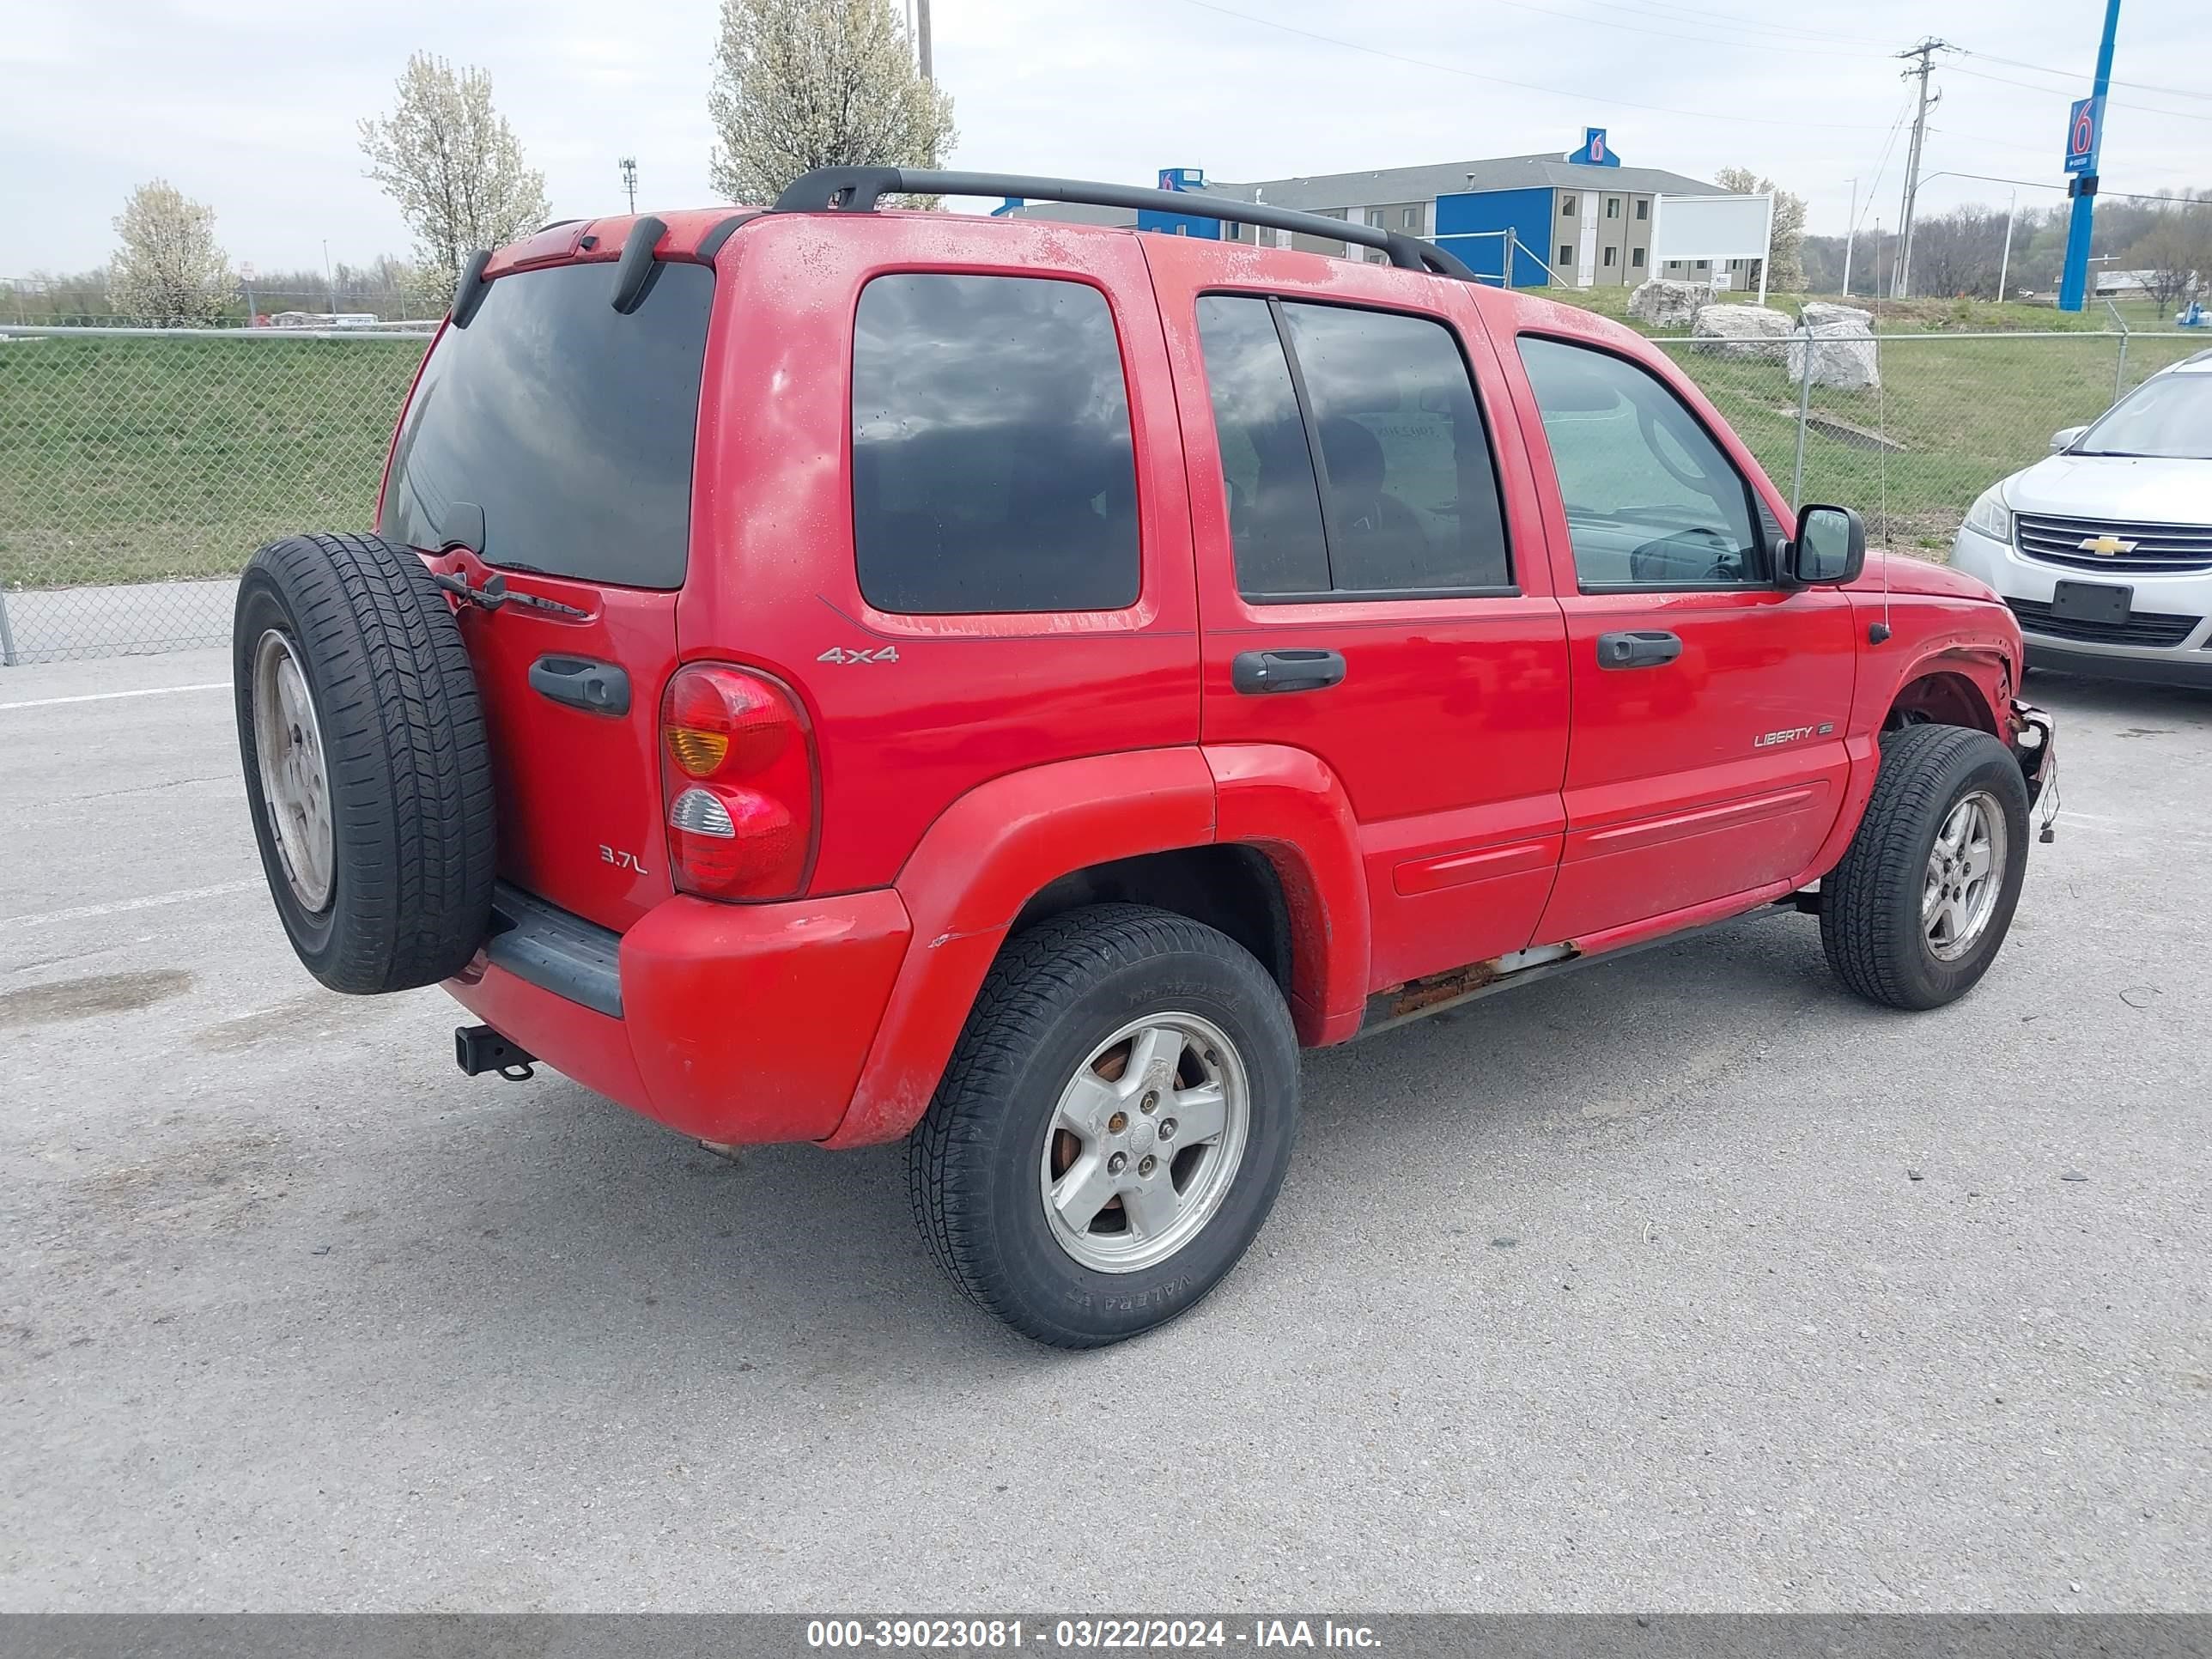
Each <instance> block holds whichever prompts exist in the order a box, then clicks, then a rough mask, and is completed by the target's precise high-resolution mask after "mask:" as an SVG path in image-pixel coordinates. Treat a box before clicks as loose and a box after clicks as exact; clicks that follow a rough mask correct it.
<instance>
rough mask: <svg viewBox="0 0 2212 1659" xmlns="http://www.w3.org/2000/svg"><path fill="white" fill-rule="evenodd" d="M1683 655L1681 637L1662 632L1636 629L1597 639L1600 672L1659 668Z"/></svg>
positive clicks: (1652, 629) (1651, 629) (1605, 635)
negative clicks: (1610, 669) (1601, 670)
mask: <svg viewBox="0 0 2212 1659" xmlns="http://www.w3.org/2000/svg"><path fill="white" fill-rule="evenodd" d="M1681 654H1682V641H1681V636H1680V635H1675V634H1669V633H1668V632H1666V631H1665V630H1664V629H1657V628H1635V629H1629V630H1628V631H1627V632H1626V633H1624V634H1601V635H1598V636H1597V665H1598V666H1599V667H1600V668H1656V667H1658V666H1659V665H1661V664H1662V663H1669V662H1672V661H1674V659H1675V658H1677V657H1679V656H1680V655H1681Z"/></svg>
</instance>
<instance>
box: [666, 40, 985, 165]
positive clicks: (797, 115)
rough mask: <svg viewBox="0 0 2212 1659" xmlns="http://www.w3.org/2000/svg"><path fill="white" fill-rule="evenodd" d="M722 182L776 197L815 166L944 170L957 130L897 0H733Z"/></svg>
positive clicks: (719, 126) (724, 55)
mask: <svg viewBox="0 0 2212 1659" xmlns="http://www.w3.org/2000/svg"><path fill="white" fill-rule="evenodd" d="M707 111H708V114H709V115H710V116H711V117H712V118H714V131H715V136H716V138H717V139H718V140H719V142H718V143H717V144H716V146H715V149H714V156H713V158H712V161H711V162H710V164H709V166H710V176H711V177H712V178H713V179H714V188H715V189H716V190H719V191H721V192H722V193H723V194H724V195H726V196H727V197H730V199H731V200H732V201H738V202H770V201H773V200H775V196H776V193H777V192H778V191H781V189H782V188H783V187H784V186H785V185H787V184H789V183H790V182H791V181H792V180H793V179H796V178H797V177H798V176H799V174H800V173H805V172H807V171H809V170H811V169H812V168H814V167H837V166H870V165H872V166H878V167H936V166H938V165H939V158H940V157H941V156H943V155H944V154H945V152H946V151H948V150H950V149H951V148H952V146H953V144H954V143H955V142H956V141H957V133H956V131H954V128H953V125H952V100H951V98H949V97H947V96H946V95H945V94H944V93H943V92H941V91H939V89H938V88H936V87H935V86H934V85H933V84H932V83H931V82H928V81H927V80H925V79H923V77H922V76H921V71H920V70H918V69H916V67H915V59H914V52H913V48H912V46H911V45H910V44H909V42H908V40H907V34H906V30H905V27H903V26H902V24H901V22H900V21H899V20H898V19H897V18H896V16H894V15H893V13H892V8H891V4H890V0H722V33H721V39H720V41H719V42H718V43H717V44H716V46H715V48H714V90H713V91H712V92H710V93H709V94H708V98H707Z"/></svg>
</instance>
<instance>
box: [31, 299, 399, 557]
mask: <svg viewBox="0 0 2212 1659" xmlns="http://www.w3.org/2000/svg"><path fill="white" fill-rule="evenodd" d="M421 361H422V342H421V341H420V340H379V339H362V340H328V341H325V340H302V339H269V340H241V339H224V338H210V339H204V340H191V339H155V340H144V339H140V340H132V339H92V340H58V339H36V340H20V341H13V342H10V343H7V344H5V345H0V583H4V584H5V585H7V586H12V587H25V586H28V587H59V586H70V585H74V584H77V583H83V582H133V581H155V580H164V579H168V578H174V577H191V576H211V575H223V574H231V573H234V572H235V571H236V570H237V569H238V568H240V566H241V565H242V564H244V563H245V562H246V558H247V557H248V556H250V555H251V554H252V551H253V550H254V549H255V548H256V547H258V546H259V545H260V544H262V543H264V542H266V541H269V540H271V539H273V538H276V537H278V536H283V535H286V534H289V533H290V532H294V531H299V530H313V529H319V528H325V527H330V528H344V527H349V526H366V525H367V524H368V521H369V519H370V516H371V514H372V513H374V510H375V507H376V485H377V479H378V477H379V475H380V473H381V472H382V471H383V466H384V451H385V446H386V442H387V441H388V440H389V439H390V437H391V434H392V417H393V416H394V415H395V414H396V413H397V411H398V408H399V405H400V403H401V400H402V399H403V398H404V397H405V396H406V392H407V386H408V382H409V381H410V379H412V377H413V375H414V373H415V368H416V365H417V364H418V363H419V362H421Z"/></svg>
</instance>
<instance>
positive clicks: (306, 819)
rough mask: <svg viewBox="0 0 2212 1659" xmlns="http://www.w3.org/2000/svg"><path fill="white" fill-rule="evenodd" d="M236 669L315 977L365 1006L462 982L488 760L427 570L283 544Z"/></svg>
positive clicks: (476, 904) (334, 543)
mask: <svg viewBox="0 0 2212 1659" xmlns="http://www.w3.org/2000/svg"><path fill="white" fill-rule="evenodd" d="M231 658H232V671H233V675H234V683H235V685H236V696H237V704H238V746H239V756H240V761H241V763H243V765H244V767H245V770H246V799H247V803H248V805H249V808H250V810H251V812H252V820H253V836H254V840H255V842H257V843H258V846H259V848H260V851H261V867H262V872H263V873H264V875H265V876H266V877H267V878H268V882H269V891H270V896H271V897H272V898H273V899H274V900H275V901H276V911H277V914H278V915H280V916H281V917H282V918H283V922H284V931H285V933H287V934H288V935H289V937H290V939H291V941H292V948H293V950H294V951H296V952H297V953H298V955H299V957H300V960H301V962H302V963H305V964H306V966H307V970H308V972H310V973H312V974H313V975H314V976H315V977H316V978H317V979H319V980H320V981H322V982H323V983H324V984H325V985H326V986H328V987H330V988H331V990H333V991H346V992H352V993H356V994H369V993H374V992H381V991H404V990H408V989H410V988H411V987H416V986H418V985H432V984H435V983H436V982H437V981H440V980H441V979H446V978H449V977H451V976H452V975H454V974H456V973H459V971H460V970H461V969H463V968H465V967H466V966H467V965H468V963H469V960H470V958H471V957H473V956H474V955H475V954H476V951H477V946H478V945H481V944H482V943H483V939H484V936H485V933H486V932H487V930H488V929H489V926H490V921H491V889H492V879H493V870H494V865H495V857H496V849H495V846H494V841H493V825H492V781H491V763H490V748H489V744H488V743H487V742H486V740H485V737H484V726H483V711H482V709H481V708H480V707H479V705H478V702H477V687H476V677H475V675H474V673H473V672H472V671H471V669H470V666H469V659H468V653H467V651H466V649H465V647H463V645H462V642H461V631H460V626H459V623H458V622H456V621H455V619H454V617H453V610H452V608H451V606H449V605H447V601H446V597H445V594H444V593H443V592H441V591H440V589H439V588H438V586H436V584H435V583H434V582H433V581H432V580H430V574H429V572H428V570H427V569H426V568H424V567H423V564H422V561H421V560H420V559H419V558H417V557H416V556H415V555H414V554H413V553H411V552H409V551H408V550H405V549H404V548H397V547H394V546H392V544H390V543H389V542H386V541H384V540H382V539H381V538H378V537H375V536H358V535H315V536H292V537H288V538H285V539H284V540H283V541H280V542H272V543H270V544H269V545H268V546H266V547H264V548H263V549H262V550H260V551H259V552H258V553H256V554H255V555H254V556H253V558H252V562H250V563H248V564H247V566H246V573H245V574H244V576H243V577H241V578H240V582H239V588H238V608H237V611H236V614H235V620H234V623H233V627H232V633H231ZM264 762H265V764H264Z"/></svg>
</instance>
